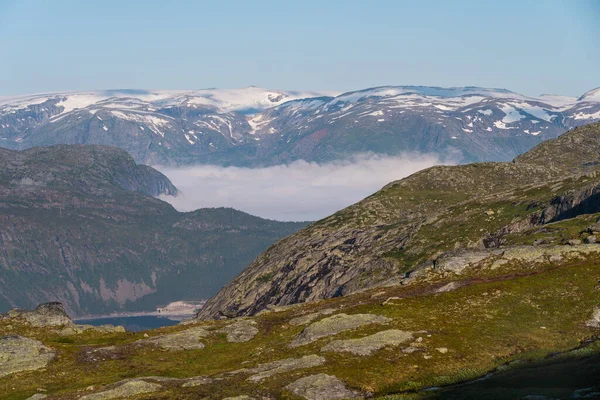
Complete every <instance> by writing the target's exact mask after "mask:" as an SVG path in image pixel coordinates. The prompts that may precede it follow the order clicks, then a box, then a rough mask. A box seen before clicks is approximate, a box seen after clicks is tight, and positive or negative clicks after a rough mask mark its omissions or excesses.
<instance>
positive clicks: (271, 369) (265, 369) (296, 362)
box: [233, 354, 325, 382]
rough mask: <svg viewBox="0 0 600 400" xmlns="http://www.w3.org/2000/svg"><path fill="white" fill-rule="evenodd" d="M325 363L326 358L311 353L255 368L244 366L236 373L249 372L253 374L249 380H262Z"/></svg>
mask: <svg viewBox="0 0 600 400" xmlns="http://www.w3.org/2000/svg"><path fill="white" fill-rule="evenodd" d="M324 363H325V358H323V357H320V356H317V355H316V354H311V355H309V356H304V357H300V358H286V359H284V360H278V361H273V362H270V363H266V364H260V365H258V366H256V367H254V368H244V369H240V370H237V371H234V372H233V373H234V374H238V373H248V374H252V375H251V376H250V377H249V378H248V381H250V382H260V381H262V380H263V379H265V378H268V377H271V376H273V375H277V374H281V373H284V372H288V371H294V370H297V369H305V368H312V367H318V366H319V365H323V364H324Z"/></svg>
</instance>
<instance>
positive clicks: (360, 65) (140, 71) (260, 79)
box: [0, 0, 600, 96]
mask: <svg viewBox="0 0 600 400" xmlns="http://www.w3.org/2000/svg"><path fill="white" fill-rule="evenodd" d="M599 21H600V2H599V1H595V0H572V1H557V0H546V1H541V0H540V1H527V0H520V1H508V0H505V1H458V0H457V1H441V0H440V1H401V0H390V1H384V0H381V1H364V0H360V1H354V0H345V1H334V0H329V1H323V0H321V1H313V0H303V1H294V0H287V1H282V0H279V1H260V0H256V1H226V0H222V1H183V0H180V1H171V2H167V1H150V0H147V1H133V0H129V1H124V0H120V1H111V0H104V1H81V0H78V1H67V0H63V1H61V0H56V1H43V0H39V1H29V0H18V1H12V0H0V96H4V95H13V94H22V93H33V92H46V91H57V90H88V89H107V88H148V89H198V88H206V87H223V88H235V87H245V86H249V85H256V86H264V87H268V88H281V89H327V90H352V89H360V88H365V87H370V86H377V85H392V84H393V85H401V84H411V85H436V86H463V85H476V86H486V87H502V88H507V89H511V90H515V91H518V92H521V93H524V94H530V95H537V94H542V93H556V94H566V95H580V94H582V93H583V92H585V91H587V90H589V89H592V88H594V87H598V86H600V74H599V73H598V71H600V23H599Z"/></svg>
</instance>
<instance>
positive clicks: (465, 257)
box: [434, 249, 502, 273]
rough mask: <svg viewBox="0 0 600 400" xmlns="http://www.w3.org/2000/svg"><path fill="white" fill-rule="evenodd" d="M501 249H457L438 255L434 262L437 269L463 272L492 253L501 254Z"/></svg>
mask: <svg viewBox="0 0 600 400" xmlns="http://www.w3.org/2000/svg"><path fill="white" fill-rule="evenodd" d="M501 253H502V251H500V250H471V249H468V250H464V249H461V250H456V251H451V252H448V253H445V254H443V255H441V256H440V257H438V258H437V259H436V260H435V263H434V269H435V270H436V271H445V272H454V273H461V272H462V271H463V270H464V269H465V268H467V267H469V266H471V265H474V264H477V263H479V262H480V261H481V260H484V259H486V258H488V257H490V256H492V255H497V254H501Z"/></svg>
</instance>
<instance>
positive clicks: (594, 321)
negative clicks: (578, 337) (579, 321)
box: [586, 307, 600, 328]
mask: <svg viewBox="0 0 600 400" xmlns="http://www.w3.org/2000/svg"><path fill="white" fill-rule="evenodd" d="M586 325H587V326H589V327H590V328H600V307H597V308H595V309H594V311H593V312H592V317H591V318H590V319H589V320H588V322H587V323H586Z"/></svg>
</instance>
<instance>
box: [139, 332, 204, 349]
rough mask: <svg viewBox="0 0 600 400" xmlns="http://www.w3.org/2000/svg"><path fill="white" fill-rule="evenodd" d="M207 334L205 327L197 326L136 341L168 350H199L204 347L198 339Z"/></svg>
mask: <svg viewBox="0 0 600 400" xmlns="http://www.w3.org/2000/svg"><path fill="white" fill-rule="evenodd" d="M208 334H209V332H208V331H207V330H206V329H204V328H200V327H197V328H190V329H186V330H185V331H182V332H177V333H171V334H167V335H161V336H155V337H152V338H148V339H142V340H138V341H137V343H138V344H150V345H155V346H158V347H160V348H161V349H164V350H169V351H178V350H199V349H203V348H204V343H202V342H200V339H201V338H203V337H205V336H208Z"/></svg>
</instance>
